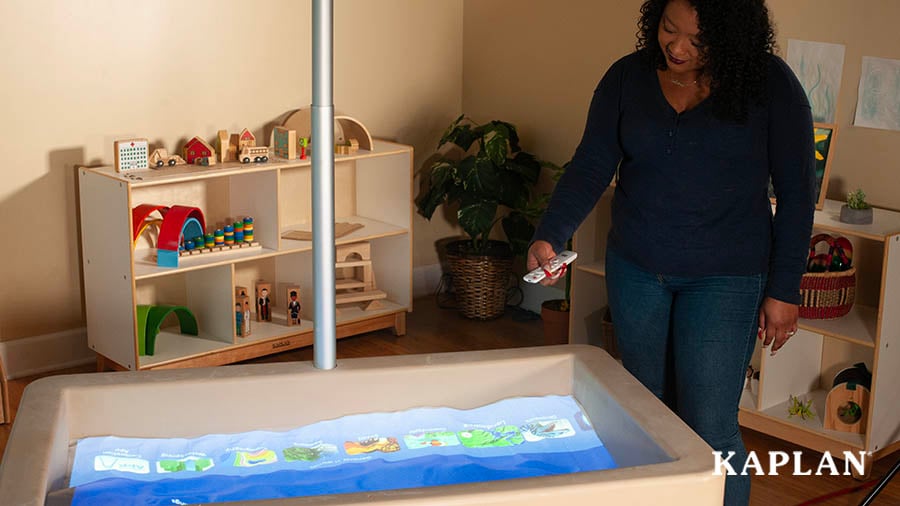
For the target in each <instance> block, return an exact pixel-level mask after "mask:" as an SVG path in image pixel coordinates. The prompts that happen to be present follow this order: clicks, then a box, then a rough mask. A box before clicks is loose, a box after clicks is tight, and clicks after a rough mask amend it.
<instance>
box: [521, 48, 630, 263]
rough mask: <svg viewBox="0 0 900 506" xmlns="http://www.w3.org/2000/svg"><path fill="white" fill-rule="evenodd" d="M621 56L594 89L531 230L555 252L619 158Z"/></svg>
mask: <svg viewBox="0 0 900 506" xmlns="http://www.w3.org/2000/svg"><path fill="white" fill-rule="evenodd" d="M626 58H627V57H626ZM623 60H624V59H623ZM623 60H619V61H618V62H616V63H615V64H613V66H612V67H610V69H609V70H608V71H607V73H606V75H604V76H603V78H602V79H601V80H600V84H599V85H598V86H597V88H596V89H595V90H594V96H593V99H592V100H591V106H590V109H589V110H588V117H587V124H586V125H585V128H584V134H583V135H582V138H581V142H580V143H579V145H578V148H577V149H576V150H575V154H574V155H573V157H572V160H571V161H570V162H569V165H568V167H567V168H566V170H565V172H564V173H563V175H562V177H561V178H560V179H559V181H558V182H557V183H556V188H555V189H554V191H553V195H552V196H551V197H550V203H549V204H548V206H547V210H546V212H545V213H544V215H543V217H542V218H541V221H540V224H539V225H538V227H537V230H535V234H534V237H533V239H532V241H536V240H544V241H547V242H549V243H550V244H551V245H552V246H553V250H554V251H556V252H560V251H562V250H563V249H565V244H566V242H567V241H568V240H569V238H570V237H572V235H573V234H574V233H575V230H576V229H577V228H578V226H579V225H580V224H581V222H582V221H584V218H585V217H586V216H587V215H588V213H590V212H591V210H592V209H593V208H594V206H595V205H596V203H597V200H598V199H599V198H600V196H601V195H602V194H603V192H604V191H605V190H606V187H607V186H608V185H609V182H610V181H611V180H612V177H613V175H614V174H615V172H616V168H617V167H618V164H619V161H620V160H621V158H622V151H621V148H620V146H619V111H620V100H621V91H622V79H623V76H624V70H623V67H624V64H623Z"/></svg>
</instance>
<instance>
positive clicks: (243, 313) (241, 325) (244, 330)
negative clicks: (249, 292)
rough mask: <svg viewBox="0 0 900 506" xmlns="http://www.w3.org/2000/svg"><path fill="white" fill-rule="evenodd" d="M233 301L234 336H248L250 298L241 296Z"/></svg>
mask: <svg viewBox="0 0 900 506" xmlns="http://www.w3.org/2000/svg"><path fill="white" fill-rule="evenodd" d="M234 300H235V303H234V321H235V332H234V335H235V336H237V337H247V336H249V335H250V297H247V296H246V295H242V296H238V297H235V298H234Z"/></svg>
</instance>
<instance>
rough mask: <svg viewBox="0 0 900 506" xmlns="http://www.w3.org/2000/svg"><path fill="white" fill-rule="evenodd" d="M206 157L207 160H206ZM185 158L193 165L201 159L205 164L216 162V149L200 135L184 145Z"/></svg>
mask: <svg viewBox="0 0 900 506" xmlns="http://www.w3.org/2000/svg"><path fill="white" fill-rule="evenodd" d="M204 159H205V160H204ZM184 160H185V161H186V162H187V163H189V164H191V165H193V164H195V163H197V161H198V160H199V161H200V163H203V162H204V161H206V162H207V163H205V164H204V165H212V164H214V163H216V150H215V149H213V147H212V146H210V145H209V143H208V142H206V141H204V140H203V139H201V138H200V137H194V138H193V139H191V140H189V141H188V142H187V144H185V145H184Z"/></svg>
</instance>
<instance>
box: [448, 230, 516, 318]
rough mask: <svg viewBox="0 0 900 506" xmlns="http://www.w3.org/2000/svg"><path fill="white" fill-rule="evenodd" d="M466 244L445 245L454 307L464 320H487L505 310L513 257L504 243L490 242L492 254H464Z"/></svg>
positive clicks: (453, 243)
mask: <svg viewBox="0 0 900 506" xmlns="http://www.w3.org/2000/svg"><path fill="white" fill-rule="evenodd" d="M469 244H470V242H469V241H456V242H452V243H450V244H448V245H447V258H448V260H449V261H450V272H451V273H452V274H453V286H454V290H455V292H456V305H457V307H458V308H459V310H460V311H461V312H462V314H463V316H465V317H466V318H472V319H477V320H490V319H492V318H497V317H498V316H501V315H502V314H503V312H504V311H505V309H506V297H507V289H508V288H509V279H510V276H511V275H512V264H513V255H512V253H511V252H510V250H509V246H508V245H507V244H506V243H503V242H500V241H491V244H490V246H489V247H488V250H489V251H494V250H499V252H498V253H497V254H496V255H495V254H484V255H475V254H472V253H467V252H466V250H467V247H468V245H469Z"/></svg>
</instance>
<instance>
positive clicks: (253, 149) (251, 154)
mask: <svg viewBox="0 0 900 506" xmlns="http://www.w3.org/2000/svg"><path fill="white" fill-rule="evenodd" d="M238 160H240V161H241V163H250V162H254V163H263V162H267V161H269V147H268V146H244V147H243V148H242V149H241V153H240V154H239V155H238Z"/></svg>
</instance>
